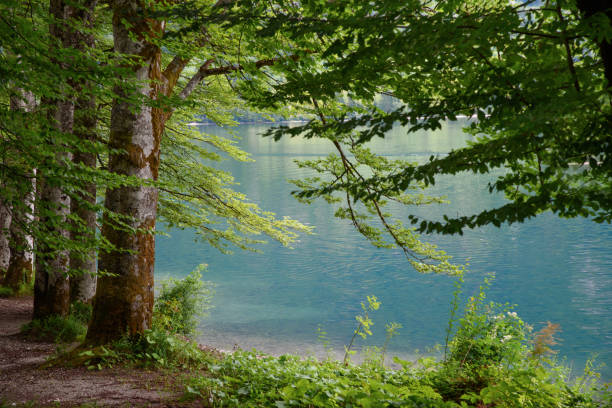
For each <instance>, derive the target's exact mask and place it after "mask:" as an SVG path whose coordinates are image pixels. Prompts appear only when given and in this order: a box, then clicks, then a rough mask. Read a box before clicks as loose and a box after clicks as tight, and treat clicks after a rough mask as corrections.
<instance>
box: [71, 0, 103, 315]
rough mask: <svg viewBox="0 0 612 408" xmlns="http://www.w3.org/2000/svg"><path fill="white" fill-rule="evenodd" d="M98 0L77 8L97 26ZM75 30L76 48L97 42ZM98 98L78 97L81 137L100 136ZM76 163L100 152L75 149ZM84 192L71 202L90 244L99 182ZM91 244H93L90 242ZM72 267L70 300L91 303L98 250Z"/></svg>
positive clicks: (78, 235)
mask: <svg viewBox="0 0 612 408" xmlns="http://www.w3.org/2000/svg"><path fill="white" fill-rule="evenodd" d="M96 4H97V0H88V1H85V2H84V4H83V7H82V8H81V9H80V10H77V11H76V15H75V19H76V20H77V21H79V22H82V23H83V24H84V25H85V26H86V27H88V28H91V27H92V26H93V12H94V9H95V7H96ZM74 34H75V39H76V48H77V49H79V50H85V49H86V48H90V47H93V46H94V36H93V34H91V33H87V32H86V31H84V30H77V32H76V33H74ZM88 86H91V84H88V83H84V84H83V83H80V84H77V87H78V89H79V90H80V93H82V94H83V93H84V91H86V88H87V87H88ZM95 110H96V99H95V96H93V95H91V96H88V95H87V92H85V94H84V95H83V96H80V97H79V98H78V99H77V102H76V106H75V113H74V133H75V135H76V136H78V137H79V139H82V140H87V141H93V140H95V137H96V130H95V128H96V112H95ZM72 160H73V162H74V163H81V164H83V165H85V166H87V167H91V168H95V167H96V155H95V154H94V153H90V152H75V154H74V157H73V159H72ZM83 190H84V191H83V193H82V194H80V199H81V200H82V201H83V204H82V205H79V203H78V202H77V201H76V200H73V201H72V203H71V209H70V210H71V212H72V213H73V214H75V215H76V216H78V217H79V219H81V220H82V223H83V224H82V227H84V228H82V229H81V232H78V231H79V228H77V227H76V226H75V228H74V229H73V235H72V239H73V241H80V242H81V243H84V244H85V246H87V245H88V244H87V242H90V243H91V240H92V239H93V238H94V236H95V233H96V216H97V214H96V212H95V211H93V210H91V209H90V208H91V207H88V206H87V205H84V204H85V203H87V204H89V205H94V204H95V203H96V184H95V183H87V184H86V185H84V186H83ZM89 245H91V244H89ZM70 269H71V270H73V271H80V273H78V274H76V275H73V276H72V277H71V278H70V300H71V302H73V301H81V302H84V303H91V301H92V300H93V297H94V295H95V293H96V251H95V250H94V249H91V250H89V251H86V253H85V254H75V253H73V254H71V255H70Z"/></svg>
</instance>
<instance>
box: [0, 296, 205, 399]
mask: <svg viewBox="0 0 612 408" xmlns="http://www.w3.org/2000/svg"><path fill="white" fill-rule="evenodd" d="M31 315H32V298H31V297H23V298H10V299H3V298H0V408H4V407H10V406H28V407H47V406H51V407H58V406H59V407H75V406H82V405H84V406H87V407H194V406H202V405H199V404H198V403H195V404H193V403H192V404H184V403H181V402H179V397H180V394H181V392H180V386H177V385H175V384H176V381H175V380H176V377H177V375H176V373H164V372H160V371H146V370H137V369H126V368H112V369H104V370H101V371H90V370H87V369H86V368H85V367H78V368H63V367H56V368H47V369H41V368H40V366H41V364H43V363H44V362H45V361H46V359H47V358H48V357H49V356H50V355H51V354H52V353H53V352H54V351H55V350H56V345H55V344H53V343H45V342H36V341H32V340H30V339H28V338H26V337H24V336H22V335H20V334H19V329H20V327H21V326H22V325H23V324H24V323H27V322H28V321H29V320H30V318H31Z"/></svg>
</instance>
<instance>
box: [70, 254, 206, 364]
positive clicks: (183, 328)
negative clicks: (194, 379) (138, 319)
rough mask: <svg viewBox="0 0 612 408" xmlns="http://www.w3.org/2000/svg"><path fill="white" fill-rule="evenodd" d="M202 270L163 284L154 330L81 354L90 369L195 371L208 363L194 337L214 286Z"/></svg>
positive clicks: (153, 324) (154, 317) (157, 302)
mask: <svg viewBox="0 0 612 408" xmlns="http://www.w3.org/2000/svg"><path fill="white" fill-rule="evenodd" d="M202 269H203V266H201V267H200V268H198V269H196V270H194V271H193V272H191V273H190V274H189V275H188V276H187V277H185V278H184V279H170V280H167V281H165V282H162V284H161V287H160V293H159V295H158V297H157V299H156V300H155V307H154V309H153V322H152V328H151V329H150V330H147V331H145V333H144V335H142V336H139V337H128V336H125V337H123V338H121V339H119V340H118V341H116V342H114V343H112V344H110V345H108V346H105V347H104V346H103V347H96V348H94V349H91V350H86V351H83V352H81V353H80V356H81V357H82V358H83V360H84V362H85V364H86V366H87V367H88V368H89V369H102V368H104V367H112V366H113V365H116V364H130V365H135V366H144V367H164V368H194V367H198V366H201V365H202V364H204V363H205V362H206V361H208V360H209V356H208V355H207V354H206V353H204V352H202V350H201V349H200V347H199V345H198V344H197V342H195V340H194V337H195V335H196V326H197V322H198V317H201V316H204V315H205V314H206V313H207V311H208V310H209V309H210V307H211V305H210V302H211V298H212V293H213V291H212V284H211V283H210V282H205V281H202V274H201V271H202Z"/></svg>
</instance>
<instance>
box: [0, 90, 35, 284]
mask: <svg viewBox="0 0 612 408" xmlns="http://www.w3.org/2000/svg"><path fill="white" fill-rule="evenodd" d="M35 107H36V99H35V97H34V94H33V93H32V92H26V91H24V90H22V89H17V92H16V95H15V96H13V97H11V99H10V108H11V110H13V111H21V112H23V113H29V112H32V111H33V110H34V108H35ZM25 173H26V174H30V175H31V176H32V178H31V182H30V183H26V185H24V186H23V191H20V194H19V195H21V196H23V197H24V200H23V206H21V205H20V206H17V205H13V206H12V208H11V214H10V217H11V220H10V221H9V222H10V228H9V232H10V243H9V246H10V250H9V252H10V258H9V262H8V265H7V267H6V274H5V276H4V281H3V285H4V286H8V287H10V288H11V289H13V290H16V289H18V288H19V285H20V284H21V283H25V282H28V281H29V279H31V276H32V273H33V267H34V264H33V262H34V239H33V238H32V236H31V235H30V234H28V233H27V232H26V231H27V230H28V228H27V225H28V224H30V223H31V222H32V221H33V219H34V197H35V191H36V180H35V179H34V177H33V176H34V173H35V170H33V169H26V171H25ZM28 184H29V185H28ZM20 190H21V186H20ZM5 222H6V221H5ZM0 245H1V244H0Z"/></svg>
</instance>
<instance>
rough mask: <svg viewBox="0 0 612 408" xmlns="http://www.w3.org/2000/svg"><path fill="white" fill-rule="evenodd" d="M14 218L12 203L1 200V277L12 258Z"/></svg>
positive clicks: (0, 277)
mask: <svg viewBox="0 0 612 408" xmlns="http://www.w3.org/2000/svg"><path fill="white" fill-rule="evenodd" d="M12 218H13V217H12V214H11V207H10V205H8V203H5V202H4V201H3V200H0V279H4V274H5V273H6V270H7V269H8V266H9V262H10V260H11V248H10V247H9V241H10V236H11V235H10V234H11V231H10V228H11V219H12Z"/></svg>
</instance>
